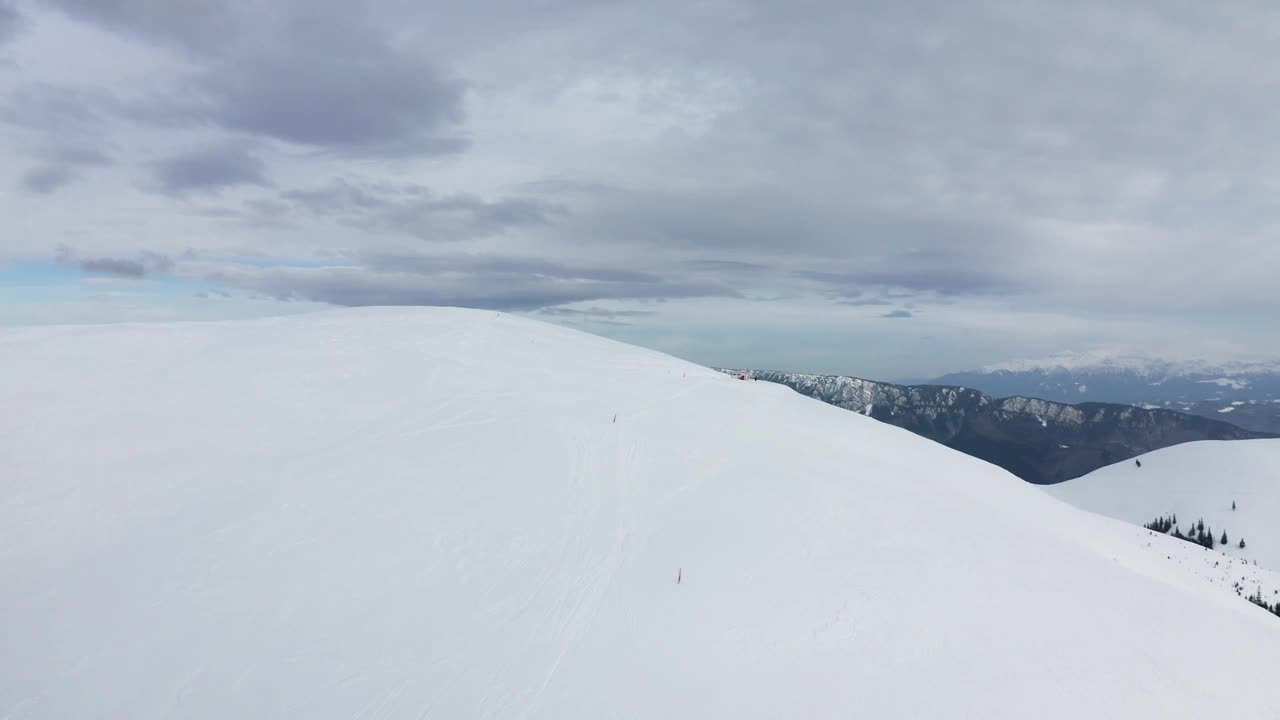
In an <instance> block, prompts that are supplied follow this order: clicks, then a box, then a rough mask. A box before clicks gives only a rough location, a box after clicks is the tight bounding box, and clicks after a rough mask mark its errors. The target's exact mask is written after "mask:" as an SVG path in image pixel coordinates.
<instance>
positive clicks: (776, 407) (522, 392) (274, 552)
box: [0, 308, 1280, 720]
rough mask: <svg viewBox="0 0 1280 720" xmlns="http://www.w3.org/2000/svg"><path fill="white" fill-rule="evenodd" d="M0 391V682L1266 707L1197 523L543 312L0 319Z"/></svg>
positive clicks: (70, 709) (573, 713)
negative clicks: (1192, 533) (1021, 476)
mask: <svg viewBox="0 0 1280 720" xmlns="http://www.w3.org/2000/svg"><path fill="white" fill-rule="evenodd" d="M0 407H3V408H5V412H3V413H0V458H3V464H2V468H3V471H2V472H0V638H3V647H4V651H3V652H0V717H7V718H68V717H128V718H161V717H183V718H220V719H221V718H231V717H306V718H373V717H376V718H380V719H382V720H386V719H389V718H464V717H495V718H505V717H527V718H599V717H635V718H655V717H664V718H682V717H687V718H707V717H733V718H757V717H758V718H777V717H812V718H817V717H833V718H834V717H848V716H849V715H851V714H857V715H865V716H868V717H880V718H957V717H982V718H1025V717H1040V718H1072V719H1074V718H1079V717H1160V718H1200V717H1206V716H1231V717H1277V716H1280V686H1277V685H1276V684H1275V683H1274V682H1273V677H1272V676H1273V675H1274V668H1275V667H1277V666H1280V619H1277V618H1276V617H1274V616H1272V615H1269V614H1268V613H1266V612H1264V611H1262V610H1261V609H1259V608H1257V607H1254V606H1253V605H1250V604H1249V603H1246V602H1243V601H1241V600H1240V599H1239V598H1237V597H1236V596H1235V594H1234V592H1232V591H1231V590H1230V589H1229V588H1225V587H1222V586H1221V585H1220V584H1219V583H1217V582H1215V581H1214V579H1213V578H1211V577H1207V576H1205V575H1204V574H1203V573H1199V572H1193V571H1192V570H1190V569H1189V568H1191V566H1192V565H1194V564H1197V563H1198V564H1199V565H1201V566H1204V567H1209V565H1208V563H1207V562H1206V561H1205V560H1204V559H1203V558H1205V557H1208V556H1205V555H1203V553H1206V552H1208V551H1205V550H1203V549H1201V548H1193V547H1191V546H1189V545H1187V544H1186V543H1181V542H1178V541H1176V540H1172V539H1169V538H1164V537H1156V536H1153V535H1151V534H1149V533H1147V532H1146V531H1144V530H1141V529H1140V528H1134V527H1131V526H1129V525H1126V524H1124V523H1120V522H1117V521H1114V520H1110V519H1107V518H1102V517H1100V516H1095V515H1090V514H1087V513H1083V512H1081V511H1079V510H1076V509H1074V508H1072V507H1070V506H1068V505H1066V504H1064V503H1061V502H1059V501H1057V500H1055V499H1053V498H1051V497H1049V496H1047V495H1045V494H1043V493H1042V492H1041V491H1039V490H1038V489H1036V488H1034V487H1031V486H1028V485H1026V484H1025V483H1023V482H1021V481H1020V480H1017V479H1016V478H1014V477H1013V476H1011V475H1008V474H1007V473H1004V472H1003V471H1000V470H998V469H996V468H994V467H993V466H990V465H987V464H985V463H982V462H980V461H977V460H974V459H971V458H968V457H965V456H963V455H960V454H958V453H956V452H953V451H951V450H948V449H946V448H944V447H942V446H940V445H937V444H935V443H931V442H929V441H927V440H924V439H921V438H918V437H916V436H914V435H912V434H910V433H908V432H906V431H903V430H899V429H897V428H893V427H890V426H887V425H884V424H881V423H878V422H876V421H874V420H871V419H870V418H866V417H863V416H859V415H856V414H854V413H850V412H846V411H844V410H841V409H838V408H835V407H831V406H828V405H824V404H822V403H818V402H814V401H812V400H808V399H805V398H802V397H800V396H799V395H797V394H796V393H794V392H792V391H790V390H788V389H786V388H784V387H781V386H779V385H775V384H769V383H753V382H743V381H739V380H735V379H733V378H730V377H728V376H725V375H723V374H720V373H716V372H713V371H711V370H707V369H704V368H700V367H697V366H694V365H691V364H689V363H685V362H681V361H679V360H675V359H672V358H670V357H667V356H664V355H661V354H659V353H655V352H651V351H647V350H642V349H639V348H634V347H630V346H626V345H622V344H619V343H615V342H611V341H608V340H604V339H601V338H596V337H592V336H588V335H583V334H580V333H577V332H573V331H569V330H566V329H563V328H559V327H555V326H551V325H546V324H542V323H537V322H533V321H530V320H525V319H519V318H515V317H511V316H508V315H503V314H498V313H493V312H482V311H465V310H449V309H380V308H371V309H361V310H345V311H335V312H329V313H319V314H314V315H304V316H295V317H292V318H284V319H271V320H255V321H242V322H226V323H208V324H181V325H135V326H91V327H66V328H32V329H18V330H0ZM1192 553H1201V555H1192ZM1259 573H1261V571H1259ZM677 577H679V578H680V581H679V582H677ZM1256 582H1259V583H1261V582H1267V583H1274V578H1273V577H1270V576H1267V575H1266V574H1265V573H1261V574H1259V575H1257V577H1256ZM1268 590H1270V587H1268Z"/></svg>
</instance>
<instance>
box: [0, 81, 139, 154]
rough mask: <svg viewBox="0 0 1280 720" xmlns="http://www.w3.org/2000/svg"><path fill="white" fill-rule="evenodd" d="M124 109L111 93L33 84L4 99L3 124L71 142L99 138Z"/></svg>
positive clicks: (1, 108) (0, 109)
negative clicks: (112, 118) (105, 125)
mask: <svg viewBox="0 0 1280 720" xmlns="http://www.w3.org/2000/svg"><path fill="white" fill-rule="evenodd" d="M121 107H122V104H121V102H120V100H119V99H118V98H117V97H116V96H115V94H114V93H112V92H111V91H110V90H106V89H102V88H90V87H75V86H67V85H58V84H53V83H45V82H32V83H28V84H26V85H22V86H19V87H17V88H15V89H13V90H11V91H10V92H8V93H7V94H5V95H4V96H3V98H0V122H3V123H5V124H8V125H12V126H15V127H19V128H23V129H25V130H33V131H38V132H41V133H47V134H49V135H50V136H51V137H53V138H55V139H57V140H58V141H60V142H67V141H69V140H75V139H80V138H85V137H96V136H98V135H99V134H100V132H101V131H102V126H103V124H104V123H105V122H106V121H107V120H108V119H109V118H110V117H111V116H112V115H113V114H115V113H117V112H119V111H120V109H121Z"/></svg>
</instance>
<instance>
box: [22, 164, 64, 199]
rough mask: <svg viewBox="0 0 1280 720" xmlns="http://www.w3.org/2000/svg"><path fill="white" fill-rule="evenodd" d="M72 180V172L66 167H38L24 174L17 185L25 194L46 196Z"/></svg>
mask: <svg viewBox="0 0 1280 720" xmlns="http://www.w3.org/2000/svg"><path fill="white" fill-rule="evenodd" d="M74 179H75V173H74V171H72V169H71V168H70V167H68V166H66V165H40V166H37V167H34V168H31V169H30V170H28V171H27V172H26V173H24V174H23V175H22V178H21V180H20V181H19V184H20V185H21V186H22V188H23V189H24V190H26V191H27V192H32V193H39V194H42V195H47V194H49V193H52V192H55V191H56V190H58V189H59V188H61V187H62V186H64V185H66V184H67V183H69V182H71V181H72V180H74Z"/></svg>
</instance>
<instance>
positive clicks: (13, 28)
mask: <svg viewBox="0 0 1280 720" xmlns="http://www.w3.org/2000/svg"><path fill="white" fill-rule="evenodd" d="M21 25H22V15H20V14H19V13H18V8H16V7H15V6H14V5H13V3H11V2H9V0H0V45H3V44H4V43H5V42H7V41H8V40H9V39H10V38H12V37H13V36H14V35H17V34H18V29H19V27H21Z"/></svg>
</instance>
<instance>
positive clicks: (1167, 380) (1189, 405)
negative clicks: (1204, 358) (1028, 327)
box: [928, 354, 1280, 433]
mask: <svg viewBox="0 0 1280 720" xmlns="http://www.w3.org/2000/svg"><path fill="white" fill-rule="evenodd" d="M928 382H929V383H930V384H937V385H955V386H960V387H971V388H978V389H980V390H982V391H983V392H986V393H990V394H992V395H995V396H1010V395H1022V396H1027V397H1038V398H1044V399H1045V400H1052V401H1055V402H1064V403H1079V402H1110V403H1125V404H1131V405H1138V406H1141V407H1146V408H1166V409H1172V410H1180V411H1183V412H1187V413H1191V414H1194V415H1201V416H1204V417H1210V418H1215V419H1222V420H1229V421H1230V422H1231V423H1232V424H1235V425H1239V426H1240V427H1243V428H1246V429H1249V430H1257V431H1261V432H1272V433H1275V432H1280V363H1262V362H1248V363H1245V362H1235V363H1226V364H1218V365H1213V364H1206V363H1179V362H1171V361H1167V360H1160V359H1155V358H1147V357H1134V356H1114V355H1100V354H1086V355H1059V356H1055V357H1052V358H1047V359H1044V360H1024V361H1015V362H1009V363H1003V364H999V365H992V366H989V367H985V368H982V369H980V370H972V371H968V372H959V373H951V374H949V375H943V376H942V377H938V378H934V379H932V380H929V381H928Z"/></svg>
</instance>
